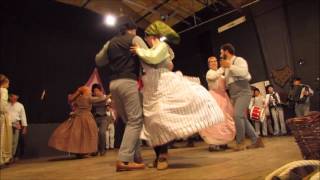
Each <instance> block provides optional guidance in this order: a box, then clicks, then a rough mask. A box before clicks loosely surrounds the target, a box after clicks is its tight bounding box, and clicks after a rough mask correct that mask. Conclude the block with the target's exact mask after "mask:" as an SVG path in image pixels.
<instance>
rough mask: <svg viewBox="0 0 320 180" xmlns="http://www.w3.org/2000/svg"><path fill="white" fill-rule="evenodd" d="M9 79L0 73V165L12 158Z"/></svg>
mask: <svg viewBox="0 0 320 180" xmlns="http://www.w3.org/2000/svg"><path fill="white" fill-rule="evenodd" d="M8 87H9V79H8V78H7V77H6V76H5V75H3V74H0V166H2V165H4V164H6V163H9V162H10V159H11V158H12V125H11V121H10V119H9V118H10V117H9V115H8V109H7V107H8Z"/></svg>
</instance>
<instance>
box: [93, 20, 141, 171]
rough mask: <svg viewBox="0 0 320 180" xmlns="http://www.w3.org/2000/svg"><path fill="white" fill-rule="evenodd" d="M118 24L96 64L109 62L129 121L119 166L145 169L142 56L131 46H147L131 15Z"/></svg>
mask: <svg viewBox="0 0 320 180" xmlns="http://www.w3.org/2000/svg"><path fill="white" fill-rule="evenodd" d="M117 27H118V29H119V33H118V35H116V36H115V37H113V38H112V39H111V40H109V41H108V42H107V43H106V44H105V45H104V47H103V48H102V49H101V50H100V52H99V53H98V54H97V55H96V64H97V65H98V66H104V65H106V64H108V67H109V69H110V70H111V75H110V79H111V81H110V85H109V88H110V92H111V95H112V98H113V100H114V104H115V108H116V111H117V113H118V114H119V116H120V117H121V119H122V120H123V121H124V122H125V123H126V127H125V131H124V134H123V139H122V142H121V145H120V149H119V154H118V161H117V164H116V170H117V171H126V170H136V169H144V168H145V166H144V164H143V163H142V158H141V154H140V139H139V138H140V133H141V130H142V124H143V114H142V102H141V97H140V94H139V91H138V85H137V79H138V76H139V72H140V62H139V59H138V57H137V56H135V55H133V54H132V53H131V52H130V47H131V46H133V45H134V44H137V45H139V46H140V47H142V48H147V46H146V44H145V43H144V41H143V40H142V39H141V38H140V37H139V36H137V35H136V29H137V27H136V25H135V23H134V22H133V21H132V20H131V19H130V18H129V17H126V16H122V17H119V18H118V22H117Z"/></svg>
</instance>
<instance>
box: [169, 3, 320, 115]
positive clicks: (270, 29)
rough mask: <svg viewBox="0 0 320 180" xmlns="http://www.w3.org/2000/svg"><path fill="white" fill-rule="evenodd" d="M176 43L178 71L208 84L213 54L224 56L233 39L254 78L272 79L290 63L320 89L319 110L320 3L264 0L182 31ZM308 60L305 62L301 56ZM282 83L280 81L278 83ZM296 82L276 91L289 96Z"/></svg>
mask: <svg viewBox="0 0 320 180" xmlns="http://www.w3.org/2000/svg"><path fill="white" fill-rule="evenodd" d="M241 16H245V17H246V19H247V21H246V22H245V23H242V24H240V25H238V26H236V27H234V28H232V29H229V30H227V31H224V32H222V33H218V31H217V29H218V27H220V26H222V25H224V24H226V23H228V22H230V21H232V20H234V19H236V18H238V17H241ZM181 37H182V43H181V45H179V46H177V47H175V52H176V59H175V69H176V70H182V71H183V72H185V73H186V74H189V75H194V76H199V77H200V78H201V80H202V82H203V84H204V85H206V83H205V73H206V71H207V70H208V68H207V58H208V57H209V56H212V55H214V56H216V57H219V51H220V46H221V45H222V44H224V43H227V42H230V43H232V44H233V45H234V46H235V47H236V54H237V55H239V56H242V57H244V58H245V59H246V60H247V61H248V65H249V69H250V72H251V74H252V80H251V82H252V83H254V82H258V81H262V80H270V81H271V83H272V84H274V81H273V78H272V77H271V71H272V70H277V69H280V68H282V67H284V66H286V65H287V66H289V67H290V68H291V69H292V70H293V71H294V76H298V77H301V78H302V80H303V83H306V84H308V85H310V86H311V87H312V88H313V89H314V90H315V95H314V96H313V98H312V106H311V107H312V109H313V110H319V109H320V106H319V84H320V80H319V79H318V80H317V78H319V69H320V67H319V1H317V0H307V1H297V0H261V1H260V2H258V3H256V4H254V5H251V6H249V7H246V8H243V9H242V11H236V12H233V13H230V14H228V15H225V16H223V17H221V18H219V19H216V20H213V21H211V22H209V23H207V24H205V25H202V26H199V27H197V28H194V29H192V30H190V31H186V32H184V33H182V34H181ZM300 59H302V60H303V61H304V64H303V65H299V63H298V62H299V60H300ZM274 85H276V84H274ZM289 85H290V82H288V83H287V84H286V85H285V86H284V87H280V86H277V85H276V89H277V90H278V91H279V92H280V93H281V94H282V95H283V97H285V96H286V95H287V92H288V90H289Z"/></svg>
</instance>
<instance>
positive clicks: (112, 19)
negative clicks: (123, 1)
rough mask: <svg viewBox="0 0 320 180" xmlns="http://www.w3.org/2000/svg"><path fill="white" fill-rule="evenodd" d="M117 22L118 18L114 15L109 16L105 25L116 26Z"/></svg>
mask: <svg viewBox="0 0 320 180" xmlns="http://www.w3.org/2000/svg"><path fill="white" fill-rule="evenodd" d="M116 22H117V18H116V16H114V15H112V14H108V15H106V16H105V17H104V23H105V24H106V25H107V26H114V25H115V24H116Z"/></svg>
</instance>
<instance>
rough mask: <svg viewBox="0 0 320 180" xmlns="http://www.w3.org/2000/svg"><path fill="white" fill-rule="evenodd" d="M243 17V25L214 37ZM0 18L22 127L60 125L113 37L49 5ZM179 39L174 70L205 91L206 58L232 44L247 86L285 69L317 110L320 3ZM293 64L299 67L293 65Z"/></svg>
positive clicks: (279, 7)
mask: <svg viewBox="0 0 320 180" xmlns="http://www.w3.org/2000/svg"><path fill="white" fill-rule="evenodd" d="M243 15H244V16H246V19H247V21H246V22H245V23H243V24H240V25H239V26H236V27H234V28H232V29H229V30H227V31H225V32H223V33H218V32H217V28H218V27H219V26H221V25H224V24H226V23H228V22H230V21H231V20H233V19H235V18H238V17H240V16H243ZM1 18H2V19H1V31H0V32H1V36H0V38H1V39H0V43H1V44H0V45H1V51H0V53H1V54H0V72H1V73H4V74H6V75H8V76H9V78H10V80H11V87H10V89H9V90H10V91H11V92H15V93H17V94H19V95H20V96H21V101H22V102H23V104H24V105H25V107H26V110H27V115H28V121H29V123H47V122H61V121H63V120H64V119H65V118H66V117H67V115H68V113H69V110H70V109H69V106H68V104H67V101H66V97H67V94H68V93H70V92H72V91H74V90H75V89H76V88H77V87H78V86H80V85H82V84H83V83H85V82H86V81H87V79H88V77H89V76H90V74H91V72H92V70H93V68H94V56H95V54H96V53H97V52H98V51H99V49H100V48H101V47H102V45H103V44H104V43H105V42H106V40H108V39H109V38H110V37H111V36H112V35H113V34H114V33H115V32H114V31H113V30H112V29H108V28H107V27H105V26H104V25H103V23H102V22H103V20H102V17H101V16H100V15H98V14H96V13H94V12H91V11H88V10H86V9H83V8H78V7H73V6H69V5H65V4H62V3H57V2H55V1H36V0H33V1H19V5H16V4H15V1H9V2H6V3H2V4H1ZM181 37H182V41H181V44H180V45H179V46H173V48H174V50H175V53H176V58H175V60H174V61H175V70H181V71H182V72H183V73H185V74H187V75H194V76H199V77H200V78H201V80H202V82H203V84H204V85H206V83H205V73H206V71H207V58H208V56H210V55H215V56H219V47H220V45H221V44H223V43H226V42H231V43H233V44H234V45H235V47H236V53H237V54H238V55H239V56H242V57H244V58H245V59H246V60H247V61H248V64H249V68H250V71H251V73H252V76H253V79H252V82H257V81H261V80H266V79H268V78H269V76H270V71H271V69H273V68H277V67H280V66H282V65H284V64H289V65H290V67H292V68H293V70H294V72H295V75H297V76H300V77H302V79H303V81H304V82H306V83H307V84H310V85H311V86H312V87H313V89H315V90H318V91H316V95H315V96H314V97H313V98H312V108H313V109H318V110H319V81H317V80H316V78H317V77H318V76H319V1H317V0H307V1H299V0H282V1H278V0H261V1H260V2H259V3H256V4H255V5H253V6H250V7H248V8H244V9H242V11H241V12H234V13H231V14H229V15H227V16H224V17H222V18H219V19H217V20H215V21H212V22H210V23H208V24H206V25H203V26H200V27H198V28H195V29H193V30H190V31H188V32H185V33H183V34H181ZM299 59H303V60H304V62H305V63H304V65H302V66H301V65H298V63H297V61H298V60H299ZM100 74H101V77H102V80H103V81H104V85H105V86H107V84H108V78H107V77H108V71H107V70H106V69H100ZM106 89H107V90H108V88H107V87H106ZM43 90H46V96H45V99H44V100H43V101H41V100H40V96H41V93H42V92H43ZM280 90H283V91H286V89H280Z"/></svg>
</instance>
